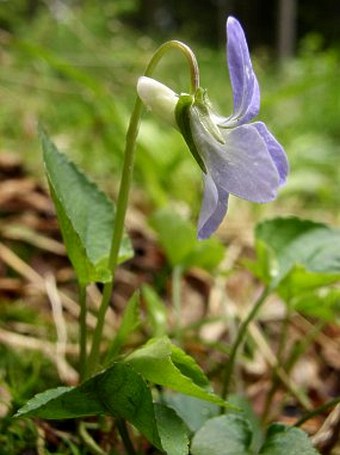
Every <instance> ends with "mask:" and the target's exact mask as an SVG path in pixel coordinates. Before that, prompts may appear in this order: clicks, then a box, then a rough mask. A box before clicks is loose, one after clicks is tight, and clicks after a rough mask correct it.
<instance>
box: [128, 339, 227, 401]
mask: <svg viewBox="0 0 340 455" xmlns="http://www.w3.org/2000/svg"><path fill="white" fill-rule="evenodd" d="M125 361H126V362H128V364H129V365H131V366H132V367H133V368H134V369H135V370H136V371H138V372H139V373H140V374H141V375H142V376H143V377H144V378H145V379H147V380H148V381H150V382H152V383H154V384H158V385H161V386H164V387H168V388H170V389H173V390H176V391H177V392H181V393H184V394H187V395H190V396H193V397H196V398H201V399H202V400H206V401H210V402H211V403H215V404H218V405H220V406H228V404H227V403H226V402H225V401H224V400H222V399H221V398H219V397H218V396H217V395H215V394H214V393H212V392H210V391H209V390H208V379H207V378H206V376H205V375H204V373H203V371H202V370H201V369H200V368H199V366H198V365H197V364H196V362H195V361H194V359H193V358H192V357H190V356H189V355H187V354H185V352H183V351H182V350H181V349H180V348H178V347H177V346H175V345H174V344H172V343H171V342H170V340H169V339H168V338H167V337H161V338H155V339H151V340H150V341H149V342H148V343H147V344H146V345H144V346H142V347H141V348H139V349H137V350H136V351H134V352H133V353H132V354H130V355H129V356H128V357H127V358H126V359H125Z"/></svg>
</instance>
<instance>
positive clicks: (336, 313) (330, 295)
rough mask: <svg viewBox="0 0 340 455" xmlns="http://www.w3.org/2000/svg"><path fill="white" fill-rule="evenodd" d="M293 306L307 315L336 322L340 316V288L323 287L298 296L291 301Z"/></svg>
mask: <svg viewBox="0 0 340 455" xmlns="http://www.w3.org/2000/svg"><path fill="white" fill-rule="evenodd" d="M291 304H292V307H293V308H294V310H295V311H298V312H300V313H302V314H304V315H306V316H309V317H314V318H318V319H321V320H324V321H329V322H334V320H336V319H339V318H340V290H339V289H321V290H319V291H316V292H308V293H306V294H303V295H300V296H297V297H296V298H293V299H292V301H291Z"/></svg>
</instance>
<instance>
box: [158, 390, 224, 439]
mask: <svg viewBox="0 0 340 455" xmlns="http://www.w3.org/2000/svg"><path fill="white" fill-rule="evenodd" d="M163 399H164V400H165V401H166V403H167V405H168V406H170V407H171V408H173V409H174V410H175V411H176V413H177V414H178V415H179V416H180V417H181V419H182V420H183V421H184V422H185V424H186V425H187V427H188V428H189V430H190V431H192V432H193V433H194V432H196V431H197V430H199V429H200V428H201V427H202V425H203V424H204V423H205V422H206V421H207V420H208V419H211V418H212V417H216V416H217V415H219V412H220V407H219V406H217V405H216V404H213V403H209V402H208V401H205V400H200V399H198V398H195V397H191V396H189V395H183V394H182V393H175V392H171V391H167V392H166V393H164V394H163Z"/></svg>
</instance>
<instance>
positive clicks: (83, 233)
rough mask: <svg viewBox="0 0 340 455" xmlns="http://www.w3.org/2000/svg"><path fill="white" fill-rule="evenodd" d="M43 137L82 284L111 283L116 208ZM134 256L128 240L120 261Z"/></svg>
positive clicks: (54, 196) (53, 189)
mask: <svg viewBox="0 0 340 455" xmlns="http://www.w3.org/2000/svg"><path fill="white" fill-rule="evenodd" d="M40 135H41V141H42V148H43V153H44V163H45V170H46V175H47V179H48V183H49V186H50V190H51V196H52V199H53V202H54V205H55V208H56V212H57V216H58V221H59V224H60V229H61V232H62V235H63V238H64V242H65V246H66V249H67V252H68V255H69V258H70V260H71V262H72V265H73V267H74V269H75V271H76V274H77V276H78V280H79V281H80V282H81V283H83V284H88V283H91V282H102V283H105V282H107V281H110V280H111V279H112V277H111V270H110V267H109V264H108V261H109V255H110V249H111V242H112V235H113V227H114V221H115V208H114V205H113V203H112V202H111V201H109V199H108V198H107V197H106V195H105V194H104V193H103V192H102V191H100V190H99V189H98V188H97V186H96V185H95V184H94V183H92V182H91V181H90V180H89V179H88V178H87V177H86V176H85V175H84V174H83V173H82V172H80V170H79V169H78V168H77V167H76V166H75V164H74V163H72V162H71V161H69V160H68V159H67V157H66V156H65V155H63V154H62V153H60V152H59V151H58V149H57V148H56V146H55V145H54V144H53V143H52V142H51V141H50V139H49V138H48V137H47V135H46V134H45V133H44V132H43V131H41V133H40ZM132 256H133V251H132V247H131V244H130V241H129V239H128V238H127V237H126V236H125V237H124V239H123V241H122V245H121V247H120V250H119V256H118V261H119V262H123V261H126V260H127V259H129V258H131V257H132Z"/></svg>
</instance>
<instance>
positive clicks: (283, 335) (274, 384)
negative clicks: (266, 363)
mask: <svg viewBox="0 0 340 455" xmlns="http://www.w3.org/2000/svg"><path fill="white" fill-rule="evenodd" d="M287 306H289V304H288V303H287ZM290 314H291V312H290V310H289V308H286V313H285V317H284V319H283V322H282V326H281V331H280V338H279V346H278V349H277V353H276V359H277V365H283V362H284V359H283V355H284V348H285V346H286V341H287V335H288V327H289V322H290ZM279 384H280V378H279V376H278V374H277V367H276V368H273V371H272V374H271V388H270V390H269V392H268V393H267V396H266V400H265V404H264V409H263V413H262V421H263V422H265V421H266V420H267V418H268V415H269V411H270V407H271V404H272V401H273V398H274V396H275V393H276V391H277V388H278V386H279Z"/></svg>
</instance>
